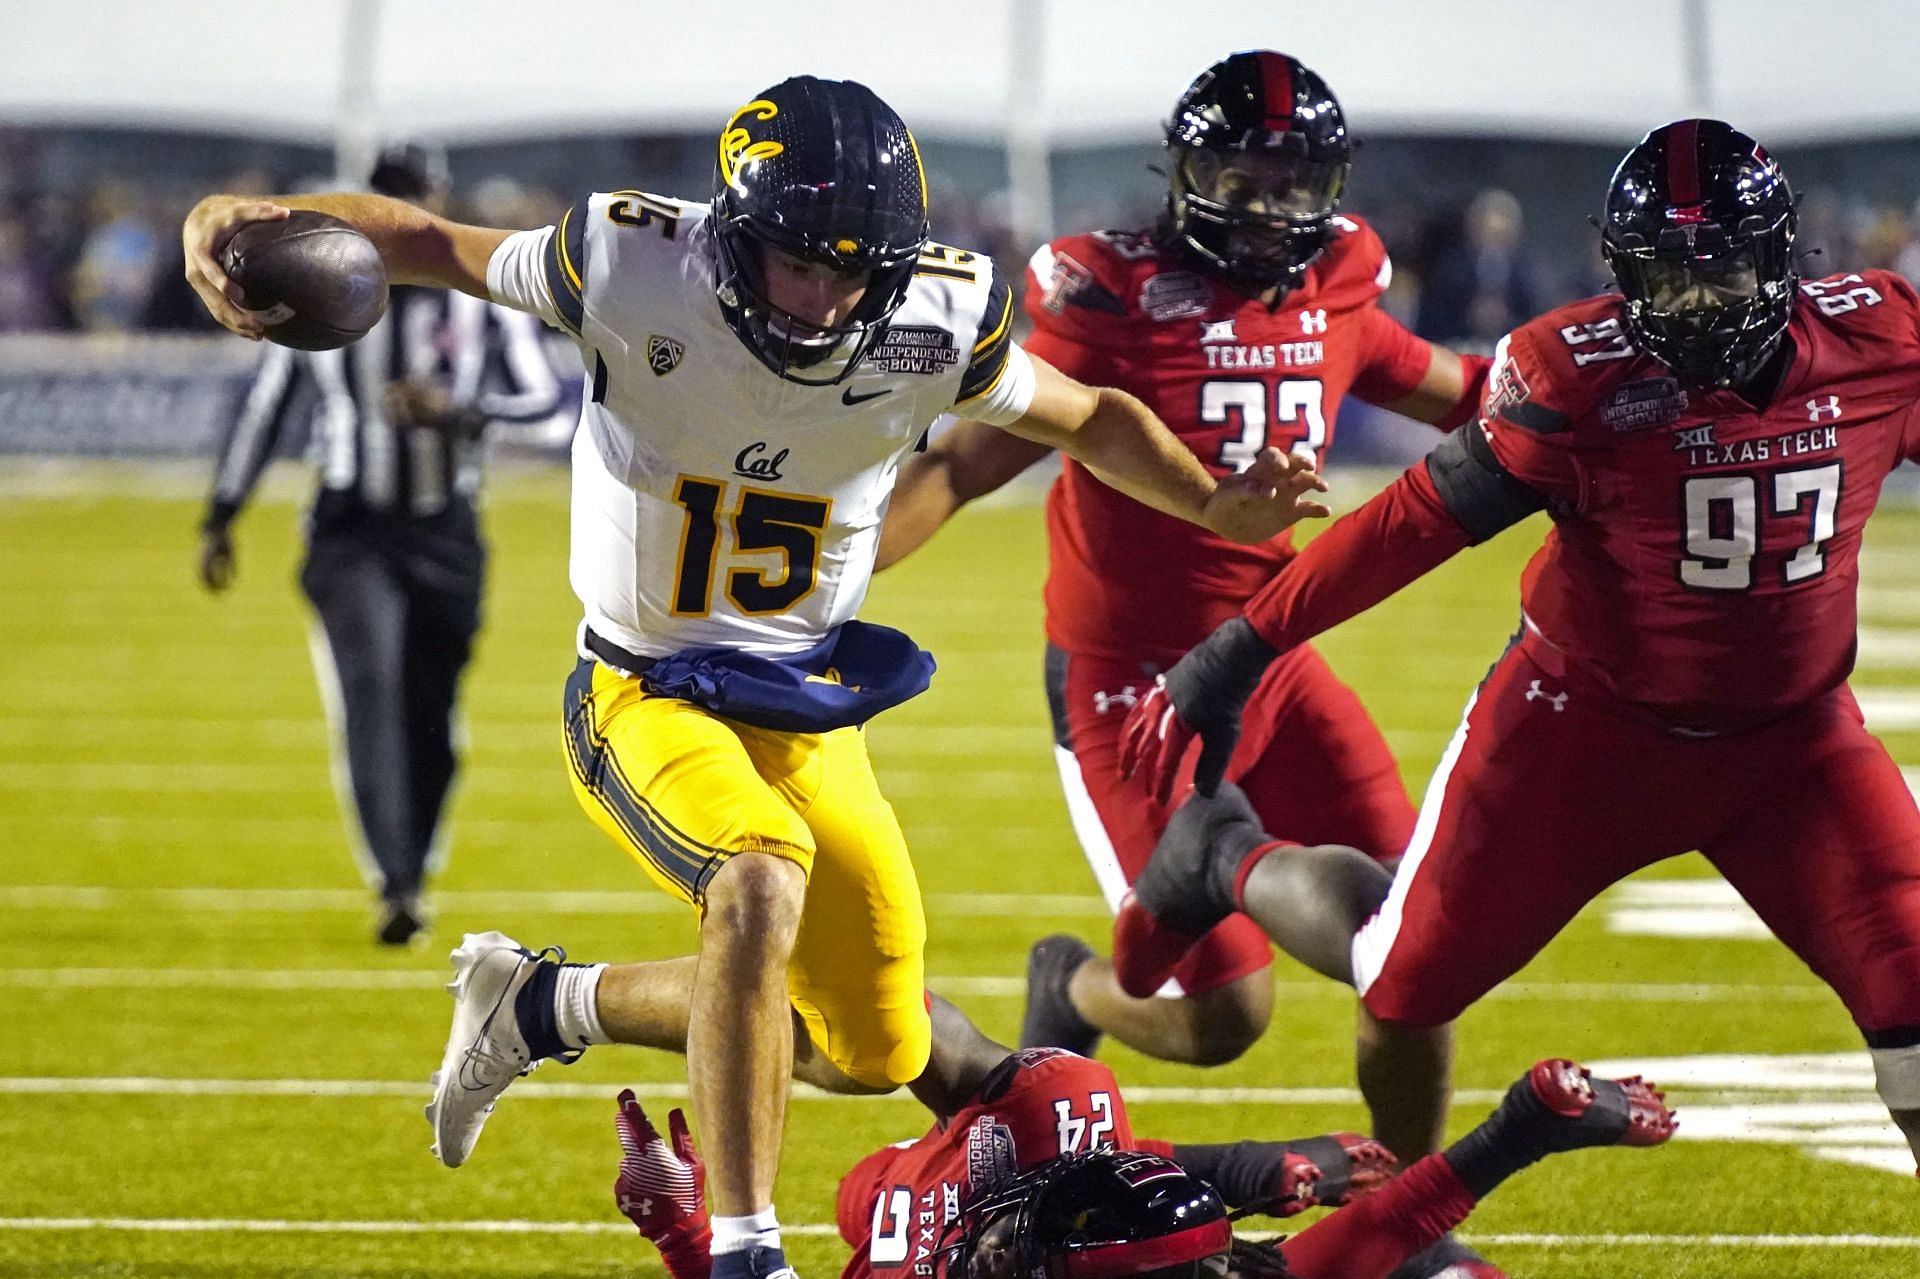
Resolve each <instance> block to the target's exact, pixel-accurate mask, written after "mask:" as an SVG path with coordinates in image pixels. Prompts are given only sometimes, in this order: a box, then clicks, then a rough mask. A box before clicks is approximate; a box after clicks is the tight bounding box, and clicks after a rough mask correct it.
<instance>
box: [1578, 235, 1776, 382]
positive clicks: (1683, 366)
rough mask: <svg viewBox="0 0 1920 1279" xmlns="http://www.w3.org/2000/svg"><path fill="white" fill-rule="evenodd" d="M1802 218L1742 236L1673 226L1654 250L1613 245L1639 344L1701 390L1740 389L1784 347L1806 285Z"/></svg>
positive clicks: (1611, 241) (1620, 242)
mask: <svg viewBox="0 0 1920 1279" xmlns="http://www.w3.org/2000/svg"><path fill="white" fill-rule="evenodd" d="M1793 234H1794V215H1793V213H1792V212H1791V210H1789V211H1788V212H1786V213H1785V214H1782V215H1781V216H1780V217H1779V218H1778V219H1776V220H1774V221H1773V222H1771V223H1768V222H1766V221H1764V220H1762V219H1759V218H1749V219H1747V220H1746V221H1745V222H1744V223H1743V224H1742V225H1741V227H1740V228H1739V229H1737V230H1736V231H1735V232H1734V234H1732V235H1727V234H1724V233H1721V232H1720V231H1719V229H1718V228H1717V227H1714V226H1711V225H1709V226H1703V227H1700V228H1697V229H1696V228H1693V227H1674V228H1669V229H1668V230H1667V231H1665V232H1663V233H1662V235H1661V236H1660V238H1659V240H1658V241H1656V242H1655V243H1654V244H1651V245H1647V244H1644V243H1640V244H1634V243H1631V242H1629V241H1625V238H1624V237H1609V238H1608V240H1607V242H1606V243H1605V245H1604V251H1605V254H1606V259H1607V265H1608V266H1609V267H1610V268H1611V269H1612V271H1613V274H1614V278H1615V279H1617V280H1618V281H1619V283H1620V290H1621V292H1622V293H1623V294H1624V295H1625V296H1626V299H1627V322H1628V326H1629V327H1630V328H1631V330H1632V332H1633V336H1634V340H1635V342H1636V344H1637V345H1638V346H1639V347H1640V348H1641V349H1642V350H1644V351H1646V352H1647V353H1648V354H1649V355H1651V356H1653V357H1654V358H1655V359H1657V360H1659V361H1660V362H1661V363H1662V364H1665V365H1666V366H1667V367H1669V368H1671V369H1672V370H1673V371H1674V373H1675V374H1676V375H1677V376H1678V377H1679V378H1680V379H1681V380H1682V381H1684V382H1689V383H1692V384H1693V385H1696V386H1711V387H1723V386H1737V385H1740V384H1743V383H1745V382H1747V381H1749V380H1750V379H1752V378H1753V377H1754V376H1755V375H1756V374H1757V373H1758V372H1759V371H1760V370H1761V369H1762V368H1764V367H1765V366H1766V363H1767V361H1768V360H1769V359H1770V358H1772V356H1773V354H1774V352H1775V351H1776V350H1777V349H1778V348H1779V344H1780V339H1781V337H1782V335H1783V334H1785V332H1786V329H1787V321H1788V320H1789V319H1790V318H1791V317H1792V312H1793V300H1794V290H1795V288H1796V287H1797V285H1798V283H1799V276H1798V272H1797V271H1796V270H1795V266H1794V262H1793V256H1792V250H1793Z"/></svg>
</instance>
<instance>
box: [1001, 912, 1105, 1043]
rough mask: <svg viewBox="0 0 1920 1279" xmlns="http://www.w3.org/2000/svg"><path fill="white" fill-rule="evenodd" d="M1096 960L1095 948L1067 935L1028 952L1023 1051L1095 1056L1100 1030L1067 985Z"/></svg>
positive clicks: (1043, 941) (1046, 940)
mask: <svg viewBox="0 0 1920 1279" xmlns="http://www.w3.org/2000/svg"><path fill="white" fill-rule="evenodd" d="M1092 958H1093V947H1091V946H1089V945H1087V944H1086V943H1085V942H1083V941H1081V940H1080V939H1079V938H1078V937H1069V936H1067V935H1066V934H1064V933H1056V934H1054V935H1053V936H1052V937H1042V938H1041V939H1040V940H1039V941H1037V942H1035V943H1033V949H1032V950H1030V951H1028V952H1027V1015H1026V1017H1025V1018H1023V1019H1022V1020H1021V1022H1020V1047H1022V1048H1064V1049H1066V1050H1067V1051H1068V1052H1073V1053H1079V1054H1080V1055H1081V1056H1082V1057H1091V1056H1093V1051H1094V1049H1095V1048H1097V1047H1099V1045H1100V1030H1099V1028H1098V1027H1097V1026H1094V1025H1093V1024H1092V1023H1091V1022H1089V1021H1088V1020H1087V1019H1086V1018H1085V1017H1082V1016H1081V1015H1080V1013H1079V1010H1077V1009H1076V1008H1074V1006H1073V1001H1072V1000H1071V999H1069V998H1067V983H1069V982H1071V981H1072V980H1073V974H1074V972H1075V971H1076V970H1077V969H1078V968H1079V967H1080V965H1082V964H1084V963H1086V962H1087V961H1088V960H1089V959H1092Z"/></svg>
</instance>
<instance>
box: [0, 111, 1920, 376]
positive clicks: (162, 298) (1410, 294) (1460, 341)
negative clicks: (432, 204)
mask: <svg viewBox="0 0 1920 1279" xmlns="http://www.w3.org/2000/svg"><path fill="white" fill-rule="evenodd" d="M117 145H118V146H119V147H120V150H118V151H114V150H112V149H109V150H108V151H107V152H105V153H104V154H105V155H107V156H108V158H107V159H106V160H104V161H101V162H99V163H97V164H88V163H75V162H74V161H73V159H72V152H73V148H72V147H71V146H70V145H66V144H63V145H62V147H60V148H56V147H54V146H52V145H51V144H50V141H49V135H43V134H41V133H39V132H36V131H33V130H27V129H0V331H21V330H37V331H48V330H55V331H58V330H66V331H81V332H93V333H117V332H130V331H140V330H192V329H203V328H208V327H210V326H211V321H210V320H208V319H207V317H206V316H205V314H204V313H203V311H202V310H201V308H200V307H199V305H198V303H197V302H196V301H195V299H194V297H193V295H192V293H191V291H190V290H189V289H188V288H187V286H186V283H185V281H184V279H183V277H182V265H183V264H182V261H181V255H180V244H179V237H178V228H179V226H180V222H181V219H182V218H183V217H184V215H185V213H186V211H187V209H188V208H189V206H190V205H191V204H192V202H193V201H194V200H195V199H196V198H197V197H198V196H199V195H200V194H202V193H204V192H206V191H208V190H225V191H230V192H234V193H241V194H247V193H258V194H267V193H271V192H273V191H276V190H286V189H289V188H293V189H299V188H300V187H303V186H310V185H312V184H313V183H315V182H317V181H322V179H319V178H317V177H316V176H315V175H314V173H313V170H314V168H315V167H316V164H315V162H314V161H315V157H316V156H317V155H318V153H316V152H312V151H308V152H305V153H296V152H295V151H294V150H293V149H291V148H285V149H283V150H285V151H286V152H287V154H286V156H285V157H283V158H282V162H281V163H279V164H278V165H277V166H276V165H273V164H268V163H261V162H259V161H258V160H255V159H249V160H248V161H247V162H246V163H244V164H241V165H238V166H236V167H233V168H230V169H227V170H224V171H220V172H218V173H215V172H213V171H211V170H208V168H207V166H206V163H205V157H206V156H207V155H208V154H209V153H211V154H214V155H216V156H217V155H218V154H219V153H220V152H219V148H218V146H217V144H216V145H213V146H212V148H211V152H210V148H209V144H208V140H206V139H201V140H199V148H198V150H197V151H196V152H195V153H194V154H195V156H196V157H197V158H199V159H200V161H201V164H200V166H199V169H198V170H197V171H193V166H191V165H188V164H185V163H183V164H182V165H181V166H180V167H179V169H178V171H177V172H176V171H175V170H174V169H173V168H172V167H171V166H169V165H168V164H167V163H166V156H167V149H168V148H169V147H170V146H175V145H182V146H183V145H184V144H180V143H175V142H173V141H171V140H170V139H169V136H168V135H164V134H147V135H129V137H128V138H127V139H124V140H121V141H119V142H118V143H117ZM556 145H558V144H556ZM628 145H629V147H630V148H631V153H632V154H634V155H638V156H641V157H642V158H643V159H651V158H653V157H654V156H656V155H657V156H668V157H670V156H671V155H672V154H673V152H672V151H671V146H672V144H671V143H666V142H663V141H662V140H649V139H638V140H632V141H631V142H630V143H629V144H628ZM1435 145H1436V146H1444V145H1445V143H1436V144H1435ZM131 148H138V149H139V152H140V154H141V155H142V158H143V163H142V164H141V165H140V166H139V167H140V169H141V170H142V171H143V172H142V173H140V174H137V175H126V176H122V175H120V174H118V172H117V170H116V166H115V164H114V162H113V159H112V157H113V156H115V155H119V156H125V155H127V154H130V153H131V152H130V149H131ZM649 148H652V150H651V151H649V150H648V149H649ZM552 151H553V148H549V150H548V152H547V157H546V162H545V163H544V164H543V165H541V166H538V171H532V172H496V173H492V174H491V175H490V176H484V175H481V174H479V173H476V172H475V166H476V164H488V163H491V164H496V165H498V166H499V167H500V168H502V169H507V168H510V167H511V160H512V154H508V155H507V156H505V157H503V156H500V155H482V156H479V157H478V158H477V159H476V158H474V157H469V158H468V159H467V162H466V163H464V164H463V163H461V157H459V156H456V158H455V159H456V162H455V166H454V167H455V178H456V191H455V209H454V216H456V217H462V218H464V219H467V220H471V221H475V222H479V223H482V224H485V225H492V226H512V227H529V226H541V225H544V224H546V223H549V222H552V221H554V220H556V219H557V218H558V216H559V215H560V213H561V212H562V211H564V209H565V208H566V205H567V203H568V202H569V201H570V200H571V199H572V198H574V196H575V195H576V194H577V192H575V191H573V190H571V189H568V190H566V191H565V192H564V193H563V191H562V189H561V187H560V185H559V184H558V183H556V182H555V181H553V180H552V175H553V173H554V170H555V163H554V161H553V159H552ZM699 151H700V152H701V153H703V154H704V151H705V148H704V146H702V147H700V148H699ZM56 152H58V156H59V158H58V159H57V160H56V159H54V158H52V157H54V156H55V154H56ZM156 153H157V154H156ZM265 153H269V154H270V153H271V148H269V149H268V151H267V152H265ZM249 154H250V155H252V156H258V155H260V154H263V152H262V149H261V147H259V146H254V147H252V148H250V151H249ZM929 162H930V168H931V169H932V170H933V185H934V188H935V189H934V190H933V191H932V192H931V195H932V201H931V203H932V205H933V208H934V212H935V234H936V236H937V237H938V238H939V239H941V240H944V241H947V242H950V243H955V244H959V245H963V246H966V247H970V248H976V249H985V250H987V251H989V252H991V253H992V254H993V255H994V256H995V258H996V259H997V260H998V261H999V263H1000V264H1001V266H1002V267H1003V268H1004V269H1005V270H1007V271H1008V272H1009V273H1010V274H1012V275H1014V276H1015V277H1016V278H1017V276H1018V273H1019V271H1020V268H1021V267H1022V266H1023V265H1024V262H1025V258H1026V254H1027V253H1028V252H1029V251H1030V249H1031V248H1032V246H1031V245H1027V244H1023V243H1021V242H1020V238H1019V237H1018V235H1017V234H1016V233H1015V231H1014V227H1013V220H1012V216H1011V200H1010V198H1009V195H1008V193H1007V192H1006V191H1005V190H1004V189H1002V190H993V189H983V188H984V187H987V186H990V184H982V183H978V182H976V183H974V184H972V185H971V186H970V185H969V184H968V183H966V182H963V181H961V180H959V179H958V178H956V177H955V176H954V175H953V174H951V173H946V172H943V171H942V169H941V167H940V165H939V163H938V159H937V155H936V154H935V153H934V152H933V151H932V149H930V152H929ZM1113 166H1114V168H1115V170H1116V172H1115V175H1114V179H1113V180H1112V181H1110V182H1105V183H1102V182H1097V181H1096V182H1091V183H1086V182H1083V185H1084V186H1085V187H1086V188H1087V194H1086V198H1085V199H1082V200H1080V201H1078V202H1075V201H1073V200H1072V199H1071V198H1069V199H1068V200H1067V201H1066V202H1065V203H1064V204H1063V206H1062V207H1061V208H1060V209H1059V210H1058V213H1057V217H1056V222H1057V224H1058V230H1059V231H1061V232H1065V231H1075V230H1089V229H1093V228H1095V227H1099V226H1110V225H1119V226H1140V225H1144V224H1145V223H1146V222H1148V221H1150V220H1151V219H1152V217H1153V214H1154V212H1155V208H1154V204H1155V202H1156V201H1157V200H1158V198H1159V197H1158V188H1157V187H1156V186H1153V185H1150V184H1149V185H1143V184H1142V183H1141V181H1140V170H1141V160H1140V157H1139V156H1138V155H1133V156H1130V157H1128V158H1125V159H1122V158H1119V157H1116V158H1115V159H1114V161H1113ZM522 167H523V168H527V169H530V170H532V169H534V167H535V166H532V165H523V166H522ZM622 167H624V166H622ZM665 167H671V166H665ZM682 167H683V168H684V166H682ZM963 167H968V166H963ZM989 167H990V166H989ZM1080 167H1081V168H1082V169H1084V167H1085V166H1084V165H1082V166H1080ZM970 168H971V172H972V173H973V174H974V175H975V176H976V177H977V176H978V174H979V173H980V172H981V171H982V166H981V165H980V164H978V163H974V164H972V165H971V166H970ZM1121 169H1125V170H1126V172H1125V173H1124V174H1122V173H1120V172H1119V170H1121ZM159 175H167V176H159ZM674 177H675V180H676V181H675V183H674V184H669V183H667V182H664V181H663V182H661V183H660V184H659V186H660V187H662V188H664V189H665V190H667V191H668V192H669V193H674V194H679V193H682V190H681V186H680V185H678V184H680V183H685V182H687V181H689V180H690V179H689V178H688V176H687V174H686V173H684V172H681V173H676V174H675V175H674ZM632 181H633V179H631V178H630V179H628V180H627V182H626V183H622V185H625V184H631V183H632ZM694 181H696V182H697V180H694ZM1129 184H1130V185H1129ZM582 185H583V187H584V186H586V185H588V184H584V183H583V184H582ZM1409 185H1410V184H1409ZM701 189H702V186H701V185H692V186H687V187H686V188H685V191H684V193H686V194H693V193H695V192H696V191H698V190H701ZM1115 192H1121V193H1123V194H1119V195H1116V194H1115ZM1346 207H1347V208H1348V209H1349V210H1350V211H1353V212H1357V213H1360V214H1363V215H1365V216H1367V217H1369V218H1370V219H1372V221H1373V223H1374V225H1375V227H1376V228H1377V229H1378V230H1379V231H1380V233H1381V235H1382V236H1383V238H1384V239H1385V240H1386V242H1387V244H1388V247H1389V248H1390V250H1391V251H1392V253H1393V260H1394V267H1395V274H1394V278H1393V282H1392V286H1391V288H1390V290H1389V293H1388V299H1387V306H1388V309H1389V310H1390V311H1392V312H1393V313H1394V314H1395V315H1396V316H1397V317H1398V318H1399V319H1401V320H1402V321H1403V322H1404V323H1406V324H1408V325H1409V326H1410V327H1412V328H1413V329H1415V330H1416V331H1417V332H1418V333H1419V334H1420V335H1421V336H1422V337H1426V338H1430V339H1433V340H1436V341H1442V342H1446V343H1448V344H1450V345H1453V346H1456V347H1460V348H1462V349H1479V350H1486V349H1488V348H1490V347H1491V345H1492V344H1493V342H1495V341H1496V340H1497V339H1498V338H1499V337H1500V336H1501V335H1502V334H1503V333H1505V332H1506V331H1507V330H1508V329H1510V328H1512V327H1513V325H1514V324H1515V323H1516V322H1518V321H1519V320H1521V319H1524V318H1526V317H1527V316H1530V315H1533V314H1535V313H1537V312H1539V311H1541V310H1543V309H1545V308H1546V307H1549V306H1552V305H1555V304H1556V303H1559V302H1562V301H1565V300H1567V299H1569V298H1573V297H1579V296H1583V295H1585V294H1589V293H1593V292H1597V291H1600V290H1601V289H1603V288H1605V287H1606V286H1607V283H1608V281H1607V276H1606V272H1605V268H1604V267H1603V265H1602V264H1601V262H1600V259H1599V255H1598V251H1597V236H1592V235H1586V234H1566V233H1564V232H1561V233H1554V234H1549V233H1542V232H1541V231H1539V230H1538V229H1536V228H1535V227H1533V226H1531V225H1530V220H1529V217H1528V209H1527V205H1526V202H1524V201H1523V200H1522V199H1521V198H1519V197H1517V196H1516V195H1514V194H1513V193H1511V192H1509V191H1506V190H1501V189H1498V188H1488V189H1484V190H1479V191H1477V192H1475V191H1473V190H1472V189H1471V188H1467V189H1465V190H1459V189H1456V191H1455V192H1454V193H1453V194H1452V195H1436V196H1428V197H1426V198H1416V197H1415V196H1414V195H1413V194H1411V193H1409V192H1407V191H1405V190H1392V191H1383V190H1382V187H1381V185H1380V184H1374V185H1373V186H1371V187H1367V188H1365V189H1363V190H1361V191H1359V192H1356V194H1355V195H1354V197H1353V198H1351V199H1350V200H1349V201H1348V203H1347V205H1346ZM1536 220H1537V219H1536ZM1563 221H1564V219H1563ZM1800 242H1801V244H1802V246H1803V247H1808V248H1812V247H1818V248H1820V249H1821V250H1823V252H1824V257H1822V258H1817V259H1815V260H1814V261H1813V262H1811V263H1810V264H1809V265H1808V266H1807V268H1806V271H1807V273H1808V274H1810V275H1820V274H1824V273H1826V272H1827V271H1829V270H1833V269H1838V268H1841V267H1843V266H1844V268H1845V269H1859V268H1862V267H1884V268H1889V269H1891V270H1894V271H1898V272H1900V273H1901V274H1903V275H1905V276H1907V278H1909V279H1914V280H1917V281H1920V204H1917V205H1915V206H1913V207H1898V206H1896V205H1894V204H1890V203H1886V202H1884V201H1875V200H1872V199H1869V198H1867V197H1865V196H1862V195H1858V194H1850V193H1848V192H1845V191H1836V190H1824V189H1817V188H1816V189H1812V190H1808V191H1806V192H1805V194H1804V198H1803V201H1802V205H1801V241H1800Z"/></svg>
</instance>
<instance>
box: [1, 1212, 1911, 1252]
mask: <svg viewBox="0 0 1920 1279" xmlns="http://www.w3.org/2000/svg"><path fill="white" fill-rule="evenodd" d="M780 1228H781V1230H783V1231H784V1232H786V1233H787V1234H790V1235H809V1236H834V1235H838V1234H839V1233H840V1230H839V1227H838V1226H834V1225H830V1224H828V1223H826V1222H818V1221H809V1222H798V1223H794V1224H791V1225H782V1226H781V1227H780ZM0 1230H20V1231H88V1230H118V1231H138V1232H144V1233H152V1234H228V1233H232V1234H315V1235H436V1234H478V1235H632V1234H633V1227H632V1226H631V1225H630V1224H628V1223H627V1222H624V1221H619V1222H614V1221H524V1220H505V1221H472V1220H469V1221H286V1220H271V1219H263V1220H250V1219H247V1218H242V1217H0ZM1461 1238H1462V1239H1464V1240H1466V1241H1467V1242H1469V1243H1474V1244H1482V1245H1489V1246H1493V1247H1500V1246H1507V1247H1543V1248H1898V1249H1906V1248H1920V1235H1867V1234H1853V1235H1741V1234H1706V1235H1654V1234H1596V1235H1576V1234H1529V1233H1501V1234H1473V1233H1464V1232H1463V1233H1462V1234H1461Z"/></svg>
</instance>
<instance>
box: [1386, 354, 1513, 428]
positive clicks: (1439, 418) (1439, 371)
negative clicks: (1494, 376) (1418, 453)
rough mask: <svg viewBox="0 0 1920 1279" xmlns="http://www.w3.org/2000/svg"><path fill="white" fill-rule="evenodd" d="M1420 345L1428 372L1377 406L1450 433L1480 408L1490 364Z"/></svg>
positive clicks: (1480, 359)
mask: <svg viewBox="0 0 1920 1279" xmlns="http://www.w3.org/2000/svg"><path fill="white" fill-rule="evenodd" d="M1414 341H1416V342H1419V341H1420V339H1418V338H1415V339H1414ZM1420 345H1421V346H1423V347H1425V348H1426V349H1427V371H1426V373H1425V374H1423V375H1422V376H1421V378H1420V382H1419V384H1418V385H1417V386H1415V387H1414V388H1413V389H1412V390H1410V391H1408V392H1406V393H1405V394H1404V395H1401V396H1398V397H1396V398H1394V399H1391V400H1388V401H1387V402H1385V403H1383V404H1381V405H1380V407H1381V408H1384V409H1388V410H1390V411H1392V412H1394V413H1398V414H1400V415H1401V416H1402V417H1410V418H1412V419H1414V420H1415V421H1417V422H1425V423H1427V424H1428V425H1430V426H1437V427H1440V428H1441V429H1442V430H1449V431H1450V430H1452V429H1453V428H1454V427H1456V426H1459V425H1460V424H1461V423H1463V422H1465V421H1466V420H1467V419H1469V418H1471V417H1472V416H1473V413H1474V410H1475V409H1476V408H1477V407H1479V404H1480V401H1481V399H1482V398H1483V397H1484V395H1485V394H1486V389H1487V370H1488V369H1489V368H1491V367H1492V364H1493V361H1491V360H1489V359H1488V358H1487V357H1486V356H1484V355H1461V354H1460V353H1459V352H1458V351H1453V350H1449V349H1448V348H1447V347H1444V346H1441V345H1440V344H1439V343H1438V342H1420ZM1361 398H1363V399H1364V398H1366V397H1365V396H1362V397H1361Z"/></svg>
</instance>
